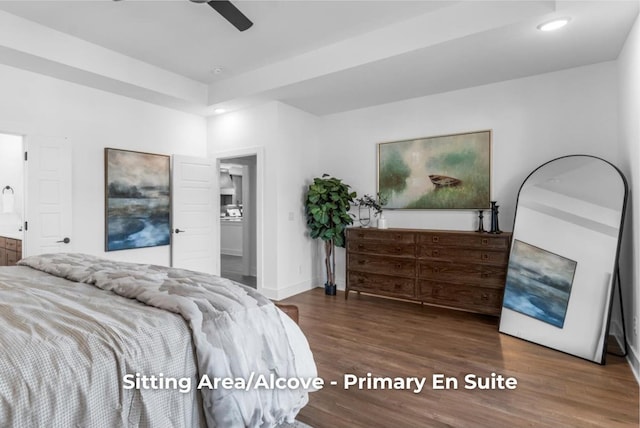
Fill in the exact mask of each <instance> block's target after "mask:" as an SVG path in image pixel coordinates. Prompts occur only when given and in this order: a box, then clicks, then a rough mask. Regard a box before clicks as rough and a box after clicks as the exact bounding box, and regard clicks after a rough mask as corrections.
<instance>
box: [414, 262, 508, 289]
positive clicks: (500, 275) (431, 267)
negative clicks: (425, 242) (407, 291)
mask: <svg viewBox="0 0 640 428" xmlns="http://www.w3.org/2000/svg"><path fill="white" fill-rule="evenodd" d="M418 278H423V279H431V280H434V281H453V282H458V283H467V287H468V286H469V285H470V284H480V285H483V286H486V287H491V288H493V287H499V288H502V287H504V283H505V279H506V272H505V270H504V268H503V267H502V266H492V265H482V264H474V263H460V262H453V261H452V262H445V261H442V262H439V261H426V260H421V261H420V262H418Z"/></svg>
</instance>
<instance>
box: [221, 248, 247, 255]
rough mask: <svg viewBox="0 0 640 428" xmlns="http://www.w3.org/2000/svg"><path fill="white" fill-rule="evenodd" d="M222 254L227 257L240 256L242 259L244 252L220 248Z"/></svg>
mask: <svg viewBox="0 0 640 428" xmlns="http://www.w3.org/2000/svg"><path fill="white" fill-rule="evenodd" d="M220 254H224V255H226V256H238V257H242V250H241V249H240V250H236V249H233V248H220Z"/></svg>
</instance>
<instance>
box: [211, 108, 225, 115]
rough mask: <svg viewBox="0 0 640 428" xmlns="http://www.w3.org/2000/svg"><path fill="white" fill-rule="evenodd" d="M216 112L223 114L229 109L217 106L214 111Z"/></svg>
mask: <svg viewBox="0 0 640 428" xmlns="http://www.w3.org/2000/svg"><path fill="white" fill-rule="evenodd" d="M213 112H214V113H215V114H222V113H226V112H227V110H226V109H223V108H217V109H215V110H214V111H213Z"/></svg>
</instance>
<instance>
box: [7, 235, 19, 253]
mask: <svg viewBox="0 0 640 428" xmlns="http://www.w3.org/2000/svg"><path fill="white" fill-rule="evenodd" d="M17 247H18V240H17V239H11V238H6V243H5V246H4V248H6V249H7V250H11V251H16V249H17Z"/></svg>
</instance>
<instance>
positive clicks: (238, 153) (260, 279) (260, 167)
mask: <svg viewBox="0 0 640 428" xmlns="http://www.w3.org/2000/svg"><path fill="white" fill-rule="evenodd" d="M248 156H255V157H256V189H255V192H256V216H255V217H256V218H255V219H254V221H255V223H256V288H257V290H258V292H260V293H262V292H263V289H264V269H263V260H264V251H263V249H264V245H263V243H264V240H263V231H264V147H261V146H253V147H244V148H238V149H233V150H225V151H222V152H215V153H213V154H212V158H213V160H214V161H215V162H216V171H218V170H220V162H221V161H223V162H224V160H226V159H231V158H240V157H248ZM219 192H220V189H218V194H219ZM216 203H217V210H216V213H218V212H219V211H220V198H217V199H216ZM214 209H215V207H214ZM214 217H215V225H214V230H215V232H216V235H217V236H218V238H219V237H220V216H219V215H215V216H214ZM214 251H215V253H216V254H217V255H218V258H219V257H220V239H216V241H215V248H214Z"/></svg>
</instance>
